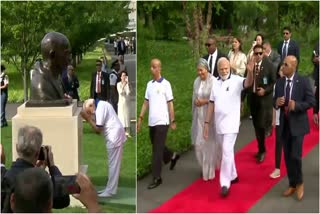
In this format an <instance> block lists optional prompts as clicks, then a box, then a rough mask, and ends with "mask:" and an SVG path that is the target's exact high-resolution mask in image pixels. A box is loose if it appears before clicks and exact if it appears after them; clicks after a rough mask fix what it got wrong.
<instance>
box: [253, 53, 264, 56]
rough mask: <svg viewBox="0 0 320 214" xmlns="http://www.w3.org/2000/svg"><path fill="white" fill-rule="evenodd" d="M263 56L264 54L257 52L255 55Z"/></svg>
mask: <svg viewBox="0 0 320 214" xmlns="http://www.w3.org/2000/svg"><path fill="white" fill-rule="evenodd" d="M262 54H263V52H256V53H254V55H256V56H258V55H260V56H261V55H262Z"/></svg>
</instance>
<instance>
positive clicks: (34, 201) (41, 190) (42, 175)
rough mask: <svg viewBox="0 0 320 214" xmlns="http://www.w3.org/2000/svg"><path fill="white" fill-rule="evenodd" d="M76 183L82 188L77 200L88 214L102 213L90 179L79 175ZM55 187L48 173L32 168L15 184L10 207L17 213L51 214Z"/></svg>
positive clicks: (76, 195) (21, 175) (18, 177)
mask: <svg viewBox="0 0 320 214" xmlns="http://www.w3.org/2000/svg"><path fill="white" fill-rule="evenodd" d="M76 182H77V184H78V185H79V187H80V189H81V190H80V192H79V194H74V195H73V196H74V197H75V198H77V199H78V200H79V201H81V203H82V204H83V205H84V206H85V207H86V208H87V210H88V213H98V212H101V208H100V206H99V204H98V197H97V194H96V190H95V188H94V186H93V184H92V183H91V181H90V179H89V178H88V177H87V176H86V175H85V174H81V173H79V174H78V175H77V178H76ZM53 192H54V186H53V185H52V182H51V179H50V177H49V175H48V173H46V171H45V170H44V169H42V168H39V167H32V168H28V169H26V170H24V171H23V172H21V173H20V174H19V175H18V176H17V178H16V182H15V189H14V192H13V193H12V194H11V197H10V207H11V209H12V210H13V212H15V213H51V212H52V199H53V198H52V195H53Z"/></svg>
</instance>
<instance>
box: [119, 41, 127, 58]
mask: <svg viewBox="0 0 320 214" xmlns="http://www.w3.org/2000/svg"><path fill="white" fill-rule="evenodd" d="M121 44H123V48H122V47H121ZM125 53H126V43H125V42H124V41H122V40H120V41H119V42H118V54H119V55H124V54H125Z"/></svg>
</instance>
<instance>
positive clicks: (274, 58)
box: [269, 50, 281, 71]
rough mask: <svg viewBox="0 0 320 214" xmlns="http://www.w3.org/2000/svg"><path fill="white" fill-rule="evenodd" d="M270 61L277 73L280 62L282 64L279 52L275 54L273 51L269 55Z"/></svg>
mask: <svg viewBox="0 0 320 214" xmlns="http://www.w3.org/2000/svg"><path fill="white" fill-rule="evenodd" d="M269 59H270V61H271V62H272V64H273V67H274V68H275V71H276V70H277V68H278V66H279V64H280V62H281V58H280V55H279V54H278V53H277V52H275V51H274V50H271V53H270V55H269Z"/></svg>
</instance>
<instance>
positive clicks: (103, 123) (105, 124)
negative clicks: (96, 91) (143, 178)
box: [95, 100, 127, 196]
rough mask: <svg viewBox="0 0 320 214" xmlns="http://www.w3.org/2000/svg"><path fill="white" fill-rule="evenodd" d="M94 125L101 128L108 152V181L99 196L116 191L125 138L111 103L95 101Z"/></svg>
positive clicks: (108, 194) (109, 194) (112, 193)
mask: <svg viewBox="0 0 320 214" xmlns="http://www.w3.org/2000/svg"><path fill="white" fill-rule="evenodd" d="M95 114H96V126H97V127H102V128H103V132H104V133H103V134H104V137H105V141H106V149H107V152H108V168H109V170H108V172H109V175H108V183H107V186H106V188H105V189H104V191H103V192H102V193H101V195H100V196H111V195H114V194H116V193H117V187H118V180H119V175H120V166H121V159H122V149H123V144H124V142H125V141H126V140H127V138H126V135H125V132H124V128H123V126H122V124H121V122H120V120H119V119H118V116H117V114H116V112H115V111H114V109H113V107H112V105H111V104H110V103H108V102H106V101H102V100H101V101H96V113H95Z"/></svg>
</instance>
